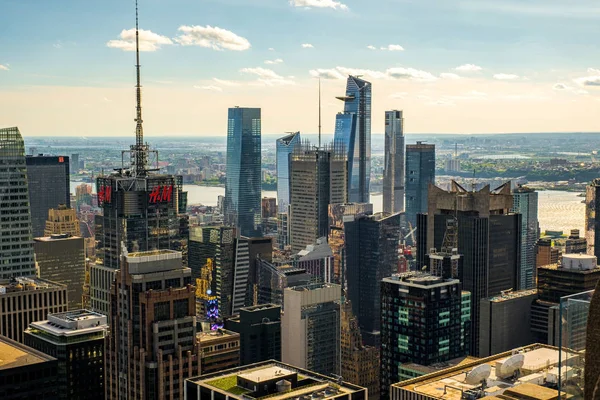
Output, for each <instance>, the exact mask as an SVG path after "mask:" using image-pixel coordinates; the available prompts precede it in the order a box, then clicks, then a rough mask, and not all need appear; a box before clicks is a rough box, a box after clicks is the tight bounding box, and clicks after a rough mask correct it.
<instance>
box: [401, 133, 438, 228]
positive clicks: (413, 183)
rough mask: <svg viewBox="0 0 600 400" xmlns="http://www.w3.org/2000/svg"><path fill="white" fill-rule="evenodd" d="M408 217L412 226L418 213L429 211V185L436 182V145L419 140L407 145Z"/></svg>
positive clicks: (406, 185)
mask: <svg viewBox="0 0 600 400" xmlns="http://www.w3.org/2000/svg"><path fill="white" fill-rule="evenodd" d="M405 173H406V178H405V180H404V187H405V190H406V206H405V208H406V219H407V221H408V223H409V224H410V225H412V227H415V226H416V224H417V214H423V213H426V212H427V198H428V193H429V185H430V184H431V185H434V184H435V145H433V144H425V143H423V142H417V144H408V145H406V169H405Z"/></svg>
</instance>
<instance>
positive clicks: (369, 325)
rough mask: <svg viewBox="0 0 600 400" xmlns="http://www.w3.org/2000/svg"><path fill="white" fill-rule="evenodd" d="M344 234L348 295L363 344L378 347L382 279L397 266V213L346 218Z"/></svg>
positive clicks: (395, 269)
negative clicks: (352, 218)
mask: <svg viewBox="0 0 600 400" xmlns="http://www.w3.org/2000/svg"><path fill="white" fill-rule="evenodd" d="M344 234H345V242H346V250H345V261H346V276H347V288H348V289H347V296H348V299H349V300H350V302H351V303H352V311H353V312H354V315H356V317H357V318H358V324H359V326H360V329H361V333H362V336H363V339H364V341H365V344H368V345H370V346H375V347H379V335H380V329H381V320H380V316H381V313H380V306H381V303H380V302H381V295H380V291H381V280H382V279H383V278H386V277H389V276H391V275H392V274H394V273H395V272H397V269H398V244H399V241H400V214H393V215H388V214H384V213H379V214H375V215H369V216H367V215H360V216H357V217H356V219H354V220H350V218H347V219H346V221H345V222H344Z"/></svg>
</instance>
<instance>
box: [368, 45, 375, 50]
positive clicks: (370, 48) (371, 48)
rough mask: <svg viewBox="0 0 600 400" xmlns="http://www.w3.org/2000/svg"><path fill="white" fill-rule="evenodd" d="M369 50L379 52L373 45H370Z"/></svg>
mask: <svg viewBox="0 0 600 400" xmlns="http://www.w3.org/2000/svg"><path fill="white" fill-rule="evenodd" d="M367 49H369V50H377V47H375V46H373V45H368V46H367Z"/></svg>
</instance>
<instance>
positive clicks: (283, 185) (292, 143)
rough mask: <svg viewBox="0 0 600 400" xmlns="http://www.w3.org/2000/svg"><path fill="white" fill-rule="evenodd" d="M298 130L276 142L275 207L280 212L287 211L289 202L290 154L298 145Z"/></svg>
mask: <svg viewBox="0 0 600 400" xmlns="http://www.w3.org/2000/svg"><path fill="white" fill-rule="evenodd" d="M300 140H301V138H300V132H295V133H290V134H289V135H286V136H284V137H282V138H279V139H277V142H276V151H277V155H276V157H277V158H276V161H275V162H276V169H277V207H278V211H279V212H280V213H282V212H287V207H288V206H289V204H290V170H291V156H292V153H293V152H294V148H295V147H296V146H298V145H300Z"/></svg>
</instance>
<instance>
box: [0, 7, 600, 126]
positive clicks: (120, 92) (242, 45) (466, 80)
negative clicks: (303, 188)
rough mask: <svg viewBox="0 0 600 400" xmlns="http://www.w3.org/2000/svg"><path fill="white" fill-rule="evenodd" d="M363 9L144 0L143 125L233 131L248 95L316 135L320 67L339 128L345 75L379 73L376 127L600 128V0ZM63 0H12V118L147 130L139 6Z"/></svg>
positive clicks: (5, 121)
mask: <svg viewBox="0 0 600 400" xmlns="http://www.w3.org/2000/svg"><path fill="white" fill-rule="evenodd" d="M361 3H364V2H359V1H357V0H354V1H341V2H338V1H334V0H291V1H287V0H257V1H254V2H252V3H251V4H249V2H245V1H242V0H226V1H219V2H217V1H215V0H209V1H206V2H204V3H203V4H198V3H196V2H192V1H191V0H178V1H173V2H165V1H164V0H144V1H142V3H141V4H140V28H141V29H142V32H141V46H142V50H144V51H143V52H142V55H141V57H142V58H141V64H142V85H143V86H144V88H143V106H144V111H145V113H144V114H145V118H144V120H145V124H144V125H145V126H144V127H145V133H146V134H147V136H149V137H151V136H160V135H164V134H171V135H177V136H182V135H199V136H215V135H216V136H225V134H226V125H227V117H226V113H227V109H228V108H229V107H233V106H235V105H240V106H247V107H261V108H262V109H263V132H265V134H271V133H272V134H277V133H278V132H285V131H297V130H300V131H301V132H316V131H317V125H318V116H317V114H318V108H317V80H316V79H315V77H317V76H320V77H321V78H322V98H323V118H322V121H323V132H325V133H333V127H334V123H335V114H336V113H337V112H340V111H342V109H343V104H342V103H341V102H339V101H337V100H335V99H334V96H336V95H337V96H339V95H342V94H344V86H345V85H344V80H345V78H346V76H347V74H360V75H364V79H367V80H369V81H371V82H372V83H373V114H372V115H373V121H372V124H373V133H374V134H377V133H383V124H384V111H386V110H391V109H401V110H404V113H405V117H406V121H407V124H406V133H407V134H415V133H417V134H418V133H436V134H437V133H466V134H475V133H503V132H519V133H527V132H573V131H600V123H599V122H597V121H596V120H595V119H594V118H593V116H594V114H595V111H597V109H598V107H599V106H600V103H599V100H600V96H599V92H598V90H599V89H598V86H600V69H598V68H597V66H599V65H600V60H599V57H598V56H597V55H595V54H598V52H597V51H594V50H597V47H598V46H597V45H596V44H595V43H593V32H594V24H595V23H597V20H598V19H600V8H598V7H597V6H595V5H594V4H593V3H592V2H591V1H588V0H585V1H581V2H579V3H578V5H577V6H575V7H573V6H566V5H562V4H563V3H561V2H559V1H554V0H553V1H545V2H543V1H541V0H530V1H527V2H514V1H506V2H503V3H502V4H496V3H494V2H491V1H487V0H485V1H483V0H482V1H477V2H473V1H462V0H461V1H456V2H453V4H443V5H440V4H435V3H436V2H434V1H433V0H425V1H421V2H416V1H414V0H379V1H377V2H376V4H361ZM65 4H66V5H65V7H63V8H62V9H60V10H59V9H57V8H56V6H52V4H43V3H39V2H36V1H28V2H19V1H14V0H8V2H7V7H5V9H6V12H5V13H3V16H0V23H1V25H0V26H3V28H2V31H0V33H2V34H1V35H0V86H1V87H3V90H2V93H3V96H0V126H19V127H20V129H21V131H22V132H23V133H24V135H25V136H52V135H61V136H62V135H67V136H69V135H71V136H94V137H96V136H97V137H100V136H129V135H132V136H133V135H134V128H135V124H134V123H133V119H134V118H135V89H134V87H133V86H134V84H135V69H134V68H133V65H134V63H135V53H134V52H132V51H130V50H132V47H131V45H132V43H133V41H132V38H133V37H134V35H132V32H133V31H131V28H132V26H133V25H134V24H133V23H134V21H135V20H134V11H135V10H134V2H133V0H132V1H131V2H122V1H121V2H118V1H116V0H110V1H106V2H100V1H91V2H86V4H79V3H78V2H76V1H74V0H69V1H66V2H65ZM434 4H435V7H432V5H434ZM306 6H311V7H306ZM248 15H250V16H252V17H253V18H246V16H248ZM24 16H25V17H24ZM56 20H60V21H61V23H60V24H56V23H55V22H56ZM98 21H102V24H98V27H97V28H94V29H85V28H84V27H88V26H95V24H97V22H98ZM390 21H391V22H393V23H392V24H390V23H389V22H390ZM559 24H560V28H561V29H560V31H558V30H557V29H556V26H558V25H559ZM31 26H35V27H36V29H23V28H24V27H25V28H27V27H31ZM311 26H313V27H318V29H317V30H315V29H312V28H310V27H311ZM349 26H350V27H351V28H350V29H349V28H348V27H349ZM309 28H310V29H309ZM39 32H44V37H43V38H42V39H39V37H38V36H37V34H38V33H39ZM273 33H276V34H273ZM282 33H284V34H282ZM34 37H35V40H32V39H33V38H34ZM9 38H10V39H9ZM308 44H310V46H307V45H308ZM271 49H273V50H271ZM300 111H301V112H300ZM34 113H35V114H34ZM32 114H34V115H35V118H31V116H32Z"/></svg>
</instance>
